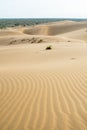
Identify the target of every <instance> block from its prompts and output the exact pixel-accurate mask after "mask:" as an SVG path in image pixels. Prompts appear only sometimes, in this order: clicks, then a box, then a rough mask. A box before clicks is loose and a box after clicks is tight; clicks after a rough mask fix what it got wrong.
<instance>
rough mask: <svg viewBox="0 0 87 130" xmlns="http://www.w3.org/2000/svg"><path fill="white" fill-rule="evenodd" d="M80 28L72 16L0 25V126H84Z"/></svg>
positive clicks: (85, 66)
mask: <svg viewBox="0 0 87 130" xmlns="http://www.w3.org/2000/svg"><path fill="white" fill-rule="evenodd" d="M86 30H87V22H72V21H61V22H56V23H49V24H44V25H38V26H34V27H26V28H25V27H24V28H22V27H18V28H10V29H9V28H8V29H5V30H0V130H87V43H86V42H87V38H86V37H87V31H86ZM49 45H51V46H52V49H51V50H45V48H46V47H47V46H49Z"/></svg>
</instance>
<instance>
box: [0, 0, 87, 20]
mask: <svg viewBox="0 0 87 130" xmlns="http://www.w3.org/2000/svg"><path fill="white" fill-rule="evenodd" d="M0 18H87V0H0Z"/></svg>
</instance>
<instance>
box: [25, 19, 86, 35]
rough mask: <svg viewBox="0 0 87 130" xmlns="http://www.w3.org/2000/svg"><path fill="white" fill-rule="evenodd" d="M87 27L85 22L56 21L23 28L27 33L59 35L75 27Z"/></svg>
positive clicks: (75, 28)
mask: <svg viewBox="0 0 87 130" xmlns="http://www.w3.org/2000/svg"><path fill="white" fill-rule="evenodd" d="M85 27H87V22H85V23H83V22H70V21H68V22H58V23H56V24H55V23H53V24H52V23H51V24H49V25H48V24H47V25H43V26H42V25H41V26H35V27H31V28H30V29H24V31H23V32H24V33H25V34H29V35H51V36H54V35H59V34H62V33H66V32H71V31H74V30H77V29H81V28H85Z"/></svg>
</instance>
